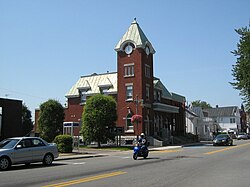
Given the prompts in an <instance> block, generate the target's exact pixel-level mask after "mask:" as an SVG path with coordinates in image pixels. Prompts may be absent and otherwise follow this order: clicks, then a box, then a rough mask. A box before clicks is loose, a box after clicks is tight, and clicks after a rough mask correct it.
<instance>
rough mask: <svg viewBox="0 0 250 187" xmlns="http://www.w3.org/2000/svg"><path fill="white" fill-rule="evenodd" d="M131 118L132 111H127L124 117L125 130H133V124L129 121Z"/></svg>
mask: <svg viewBox="0 0 250 187" xmlns="http://www.w3.org/2000/svg"><path fill="white" fill-rule="evenodd" d="M131 118H132V113H128V115H127V117H126V125H127V130H133V129H134V126H133V124H132V123H131Z"/></svg>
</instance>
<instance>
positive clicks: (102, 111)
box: [81, 94, 117, 147]
mask: <svg viewBox="0 0 250 187" xmlns="http://www.w3.org/2000/svg"><path fill="white" fill-rule="evenodd" d="M116 120H117V113H116V101H115V100H114V98H113V97H111V96H107V95H102V94H97V95H94V96H92V97H90V98H89V99H88V100H87V101H86V105H85V106H84V112H83V114H82V122H83V124H82V129H81V133H82V135H83V138H84V140H86V141H87V142H91V141H96V142H98V147H100V146H101V142H103V141H107V140H109V139H110V140H114V137H115V136H114V134H113V133H112V130H113V128H114V127H115V121H116Z"/></svg>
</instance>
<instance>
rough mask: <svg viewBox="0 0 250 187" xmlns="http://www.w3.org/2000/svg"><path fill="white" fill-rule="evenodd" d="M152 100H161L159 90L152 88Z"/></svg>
mask: <svg viewBox="0 0 250 187" xmlns="http://www.w3.org/2000/svg"><path fill="white" fill-rule="evenodd" d="M154 101H158V102H159V101H161V91H158V90H154Z"/></svg>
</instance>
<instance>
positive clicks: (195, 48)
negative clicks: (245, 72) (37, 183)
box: [0, 0, 250, 117]
mask: <svg viewBox="0 0 250 187" xmlns="http://www.w3.org/2000/svg"><path fill="white" fill-rule="evenodd" d="M249 10H250V1H249V0H220V1H218V0H203V1H201V0H155V1H152V0H137V1H134V0H126V1H117V0H106V1H104V0H73V1H72V0H35V1H34V0H11V1H9V0H0V98H9V99H18V100H22V101H23V102H24V103H25V105H26V106H27V107H28V108H29V110H31V112H32V115H33V117H34V111H35V109H36V108H39V106H40V104H41V103H43V102H46V101H47V100H48V99H56V100H58V101H59V102H60V103H61V104H62V105H64V104H65V102H66V98H65V94H66V93H67V92H68V91H69V90H70V88H71V87H72V86H73V85H74V84H75V83H76V81H77V80H78V79H79V78H80V76H83V75H90V74H92V73H105V72H107V71H109V72H116V71H117V56H116V52H115V51H114V48H115V46H116V44H117V43H118V41H119V40H120V38H121V37H122V36H123V35H124V33H125V32H126V31H127V29H128V28H129V26H130V24H131V22H132V21H133V19H134V18H136V19H137V22H138V23H139V25H140V27H141V28H142V30H143V32H144V33H145V35H146V36H147V38H148V39H149V41H150V42H151V44H152V45H153V47H154V49H155V50H156V53H155V54H154V76H155V77H158V78H160V80H161V81H162V82H163V84H164V85H165V86H166V88H167V89H168V90H169V91H170V92H174V93H177V94H180V95H183V96H185V97H186V100H187V101H188V102H189V103H190V102H192V101H195V100H201V101H205V102H207V103H209V104H210V105H211V106H212V107H215V106H216V105H218V106H239V107H240V106H241V103H242V100H241V97H240V95H239V91H238V90H235V89H234V88H233V87H232V86H231V85H230V84H229V82H233V76H232V65H233V64H235V62H236V58H235V56H233V54H232V53H231V51H233V50H235V49H237V43H238V42H239V35H238V34H237V33H236V32H235V29H238V28H242V27H246V26H249V18H250V11H249Z"/></svg>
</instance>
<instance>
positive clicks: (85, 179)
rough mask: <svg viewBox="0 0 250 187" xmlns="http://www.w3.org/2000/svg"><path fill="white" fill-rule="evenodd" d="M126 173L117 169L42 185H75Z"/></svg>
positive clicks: (61, 186)
mask: <svg viewBox="0 0 250 187" xmlns="http://www.w3.org/2000/svg"><path fill="white" fill-rule="evenodd" d="M125 173H127V172H123V171H117V172H113V173H106V174H102V175H96V176H92V177H86V178H82V179H77V180H72V181H67V182H61V183H57V184H50V185H46V186H42V187H52V186H53V187H63V186H70V185H74V184H80V183H84V182H89V181H94V180H99V179H104V178H108V177H114V176H117V175H122V174H125Z"/></svg>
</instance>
